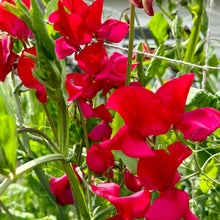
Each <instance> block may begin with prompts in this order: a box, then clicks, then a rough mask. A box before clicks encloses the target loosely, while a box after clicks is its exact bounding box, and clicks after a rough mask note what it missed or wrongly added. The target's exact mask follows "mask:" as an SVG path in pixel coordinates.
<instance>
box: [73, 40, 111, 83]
mask: <svg viewBox="0 0 220 220" xmlns="http://www.w3.org/2000/svg"><path fill="white" fill-rule="evenodd" d="M75 59H76V61H77V62H78V65H79V67H80V68H81V69H82V70H83V71H84V72H85V74H86V75H88V76H91V78H92V79H95V80H101V79H106V78H107V77H108V76H109V75H110V73H111V61H110V59H109V58H108V56H107V53H106V50H105V48H104V44H103V41H98V42H97V43H94V44H92V45H90V46H86V47H85V48H84V49H83V50H81V51H80V52H79V53H78V54H75Z"/></svg>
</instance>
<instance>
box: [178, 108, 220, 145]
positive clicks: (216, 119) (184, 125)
mask: <svg viewBox="0 0 220 220" xmlns="http://www.w3.org/2000/svg"><path fill="white" fill-rule="evenodd" d="M174 126H175V128H177V129H179V130H180V131H181V132H182V133H183V135H184V137H185V138H186V139H188V138H190V139H192V140H193V141H204V140H205V139H206V138H207V136H209V135H210V134H211V133H212V132H213V131H215V130H216V129H217V128H219V127H220V112H219V111H217V110H216V109H213V108H209V107H206V108H198V109H195V110H193V111H190V112H186V113H185V114H183V115H182V116H181V117H180V120H179V121H178V122H177V123H176V124H175V125H174Z"/></svg>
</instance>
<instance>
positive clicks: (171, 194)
mask: <svg viewBox="0 0 220 220" xmlns="http://www.w3.org/2000/svg"><path fill="white" fill-rule="evenodd" d="M145 218H146V219H148V220H162V219H169V220H179V219H182V218H183V219H185V220H198V218H197V217H196V216H194V215H193V214H192V212H191V211H190V209H189V196H188V194H187V193H186V192H183V191H181V190H179V189H177V188H176V187H170V188H168V189H167V190H165V191H162V192H161V193H160V196H159V197H158V198H157V199H156V200H155V201H154V202H153V204H152V205H151V207H150V208H149V210H148V211H147V212H146V214H145Z"/></svg>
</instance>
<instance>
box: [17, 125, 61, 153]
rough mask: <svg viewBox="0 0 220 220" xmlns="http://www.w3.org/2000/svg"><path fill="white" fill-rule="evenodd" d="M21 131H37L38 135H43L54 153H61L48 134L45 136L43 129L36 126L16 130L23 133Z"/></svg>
mask: <svg viewBox="0 0 220 220" xmlns="http://www.w3.org/2000/svg"><path fill="white" fill-rule="evenodd" d="M23 132H34V133H37V134H39V135H41V136H42V137H44V138H45V139H46V140H47V141H48V142H49V143H50V145H51V146H52V147H53V150H54V151H55V152H56V153H61V152H60V150H59V148H58V146H57V144H56V143H54V142H53V141H52V140H51V139H50V137H49V136H47V135H46V134H45V133H44V132H43V131H40V130H38V129H36V128H27V127H26V128H21V129H19V130H18V131H17V133H18V134H20V133H23Z"/></svg>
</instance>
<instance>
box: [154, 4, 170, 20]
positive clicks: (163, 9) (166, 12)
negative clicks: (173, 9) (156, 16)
mask: <svg viewBox="0 0 220 220" xmlns="http://www.w3.org/2000/svg"><path fill="white" fill-rule="evenodd" d="M158 6H159V8H160V9H161V11H162V12H163V13H164V14H165V15H166V16H167V17H168V18H169V19H170V20H171V21H172V20H173V19H174V17H173V16H172V15H171V14H170V13H169V12H168V11H167V10H166V9H165V8H164V7H162V6H161V5H158Z"/></svg>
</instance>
